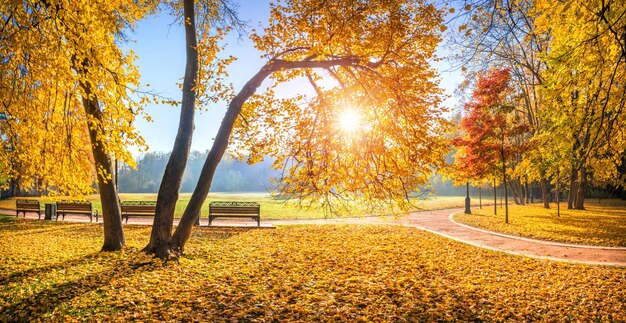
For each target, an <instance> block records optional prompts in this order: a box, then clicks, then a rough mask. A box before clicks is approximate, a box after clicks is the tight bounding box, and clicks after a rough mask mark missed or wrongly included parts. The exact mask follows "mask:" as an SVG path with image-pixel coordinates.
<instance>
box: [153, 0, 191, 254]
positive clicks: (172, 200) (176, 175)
mask: <svg viewBox="0 0 626 323" xmlns="http://www.w3.org/2000/svg"><path fill="white" fill-rule="evenodd" d="M183 6H184V8H183V10H184V22H185V23H184V25H185V44H186V46H185V47H186V52H187V57H186V65H185V77H184V79H183V100H182V105H181V110H180V121H179V124H178V133H177V134H176V140H175V141H174V148H173V149H172V154H171V155H170V159H169V161H168V163H167V166H166V167H165V173H164V174H163V180H162V181H161V186H160V187H159V194H158V196H157V205H156V215H155V217H154V223H153V225H152V232H151V234H150V242H149V243H148V245H147V246H146V247H145V248H144V251H145V252H148V253H155V254H156V256H157V257H159V258H161V259H165V258H168V257H169V255H170V251H171V237H172V227H173V224H174V210H175V209H176V202H177V201H178V190H179V189H180V184H181V182H182V178H183V173H184V171H185V166H186V165H187V159H188V157H189V149H190V148H191V139H192V136H193V130H194V124H193V120H194V109H195V102H196V92H195V90H194V88H195V87H196V80H197V77H198V51H197V49H196V47H197V43H198V42H197V38H196V23H195V8H194V1H193V0H185V1H184V4H183Z"/></svg>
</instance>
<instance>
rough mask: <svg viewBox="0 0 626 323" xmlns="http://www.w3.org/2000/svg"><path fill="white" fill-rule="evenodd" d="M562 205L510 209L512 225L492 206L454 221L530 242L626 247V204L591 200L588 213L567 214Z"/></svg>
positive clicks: (502, 213) (499, 209) (564, 206)
mask: <svg viewBox="0 0 626 323" xmlns="http://www.w3.org/2000/svg"><path fill="white" fill-rule="evenodd" d="M566 207H567V204H564V203H561V216H557V208H556V204H550V209H544V208H543V205H542V204H532V205H524V206H519V205H509V224H505V223H504V209H502V208H498V215H497V216H494V215H493V206H491V207H487V208H482V209H477V208H473V209H472V214H471V215H467V214H463V213H460V214H456V215H455V216H454V219H455V220H457V221H459V222H461V223H465V224H468V225H471V226H474V227H478V228H482V229H486V230H491V231H496V232H502V233H506V234H512V235H518V236H523V237H528V238H534V239H541V240H549V241H558V242H566V243H575V244H588V245H597V246H613V247H626V201H620V200H601V201H598V200H597V199H593V200H592V199H589V200H587V201H586V203H585V207H586V210H567V209H566Z"/></svg>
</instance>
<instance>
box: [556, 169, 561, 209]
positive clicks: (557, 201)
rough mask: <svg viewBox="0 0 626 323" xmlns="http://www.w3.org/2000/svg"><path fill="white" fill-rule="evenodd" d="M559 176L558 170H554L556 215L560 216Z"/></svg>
mask: <svg viewBox="0 0 626 323" xmlns="http://www.w3.org/2000/svg"><path fill="white" fill-rule="evenodd" d="M560 182H561V178H560V172H559V170H558V169H557V171H556V216H558V217H560V216H561V184H560Z"/></svg>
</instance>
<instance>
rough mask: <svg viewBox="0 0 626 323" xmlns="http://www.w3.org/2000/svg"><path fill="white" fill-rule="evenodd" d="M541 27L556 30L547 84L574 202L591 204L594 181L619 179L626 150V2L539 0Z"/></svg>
mask: <svg viewBox="0 0 626 323" xmlns="http://www.w3.org/2000/svg"><path fill="white" fill-rule="evenodd" d="M536 7H537V10H538V12H540V13H541V16H540V17H539V18H538V19H537V21H536V26H537V28H538V29H539V30H540V31H546V32H550V35H551V43H550V47H551V51H550V52H549V53H547V54H546V55H545V59H546V60H547V61H548V63H549V69H548V71H549V74H548V75H547V77H546V79H547V80H546V82H545V84H544V87H543V94H544V96H545V97H546V98H547V99H549V101H550V109H549V110H546V111H545V113H544V115H543V118H545V120H546V122H547V123H549V127H550V128H549V131H550V133H549V134H548V135H546V136H551V137H550V139H551V140H552V141H553V142H554V143H555V144H556V145H558V146H560V147H563V149H561V150H560V151H559V152H558V155H556V156H555V157H556V158H555V159H556V162H558V163H560V166H561V167H566V168H567V170H568V171H569V176H568V177H569V195H568V208H574V209H584V200H585V192H586V188H587V186H588V185H589V184H590V182H591V181H593V180H595V181H597V182H604V183H612V184H617V185H619V184H620V182H621V181H620V180H619V178H620V176H618V173H619V167H620V164H621V156H623V152H624V151H625V150H626V138H625V137H624V132H623V129H625V128H626V118H625V116H624V106H625V105H626V95H625V94H626V88H625V87H624V86H623V82H622V81H623V80H624V79H626V38H624V31H625V30H626V4H625V3H624V2H623V1H611V0H608V1H606V0H593V1H568V2H567V3H560V2H559V3H551V2H549V1H536Z"/></svg>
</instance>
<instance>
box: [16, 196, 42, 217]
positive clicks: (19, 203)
mask: <svg viewBox="0 0 626 323" xmlns="http://www.w3.org/2000/svg"><path fill="white" fill-rule="evenodd" d="M20 212H22V214H24V217H26V212H36V213H37V215H38V216H39V219H41V210H40V209H39V201H37V200H15V217H19V216H20Z"/></svg>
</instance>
